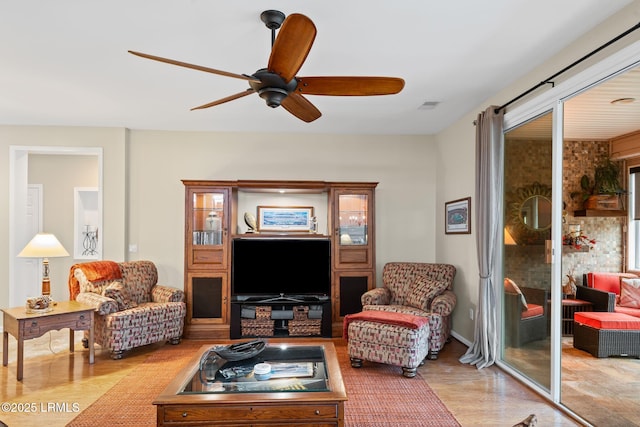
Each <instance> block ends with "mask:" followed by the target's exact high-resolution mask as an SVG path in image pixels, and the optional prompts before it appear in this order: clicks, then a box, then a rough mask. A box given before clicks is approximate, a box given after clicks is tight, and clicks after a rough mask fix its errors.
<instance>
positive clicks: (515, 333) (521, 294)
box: [504, 279, 549, 347]
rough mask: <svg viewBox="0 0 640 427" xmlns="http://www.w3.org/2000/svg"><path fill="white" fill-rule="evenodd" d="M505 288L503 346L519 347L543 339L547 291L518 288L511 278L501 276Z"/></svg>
mask: <svg viewBox="0 0 640 427" xmlns="http://www.w3.org/2000/svg"><path fill="white" fill-rule="evenodd" d="M504 287H505V288H504V332H505V334H504V335H505V336H504V339H505V347H521V346H522V345H524V344H526V343H529V342H532V341H538V340H543V339H545V338H546V337H547V327H548V321H547V319H548V313H547V308H548V303H547V301H548V299H549V292H548V291H546V290H545V289H537V288H527V287H518V286H517V285H516V284H515V283H514V282H513V281H511V280H510V279H504Z"/></svg>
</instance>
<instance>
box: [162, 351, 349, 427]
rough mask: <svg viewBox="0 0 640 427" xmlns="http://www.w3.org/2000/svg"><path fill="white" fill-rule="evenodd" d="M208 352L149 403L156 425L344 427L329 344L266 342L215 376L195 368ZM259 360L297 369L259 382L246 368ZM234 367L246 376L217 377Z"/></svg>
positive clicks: (338, 383)
mask: <svg viewBox="0 0 640 427" xmlns="http://www.w3.org/2000/svg"><path fill="white" fill-rule="evenodd" d="M210 348H211V345H205V346H202V347H201V348H200V349H199V351H198V352H197V353H196V354H195V356H194V357H193V359H192V360H191V361H190V362H189V363H188V364H187V366H185V367H184V368H183V369H182V371H180V373H179V374H178V376H177V377H176V378H175V379H174V380H173V381H172V382H171V383H170V384H169V385H168V386H167V388H165V390H164V391H163V392H162V393H161V394H160V395H159V396H158V397H157V398H156V399H155V400H154V402H153V404H154V405H156V406H157V425H158V426H169V425H171V426H179V425H212V426H216V425H220V426H222V425H225V426H228V425H234V426H235V425H237V426H242V425H247V426H248V425H251V426H269V425H283V424H290V425H296V426H311V425H314V426H319V425H322V426H344V401H345V400H347V394H346V391H345V388H344V384H343V382H342V374H341V372H340V366H339V365H338V358H337V356H336V350H335V347H334V346H333V343H331V342H326V343H325V342H318V343H308V344H307V343H300V344H298V343H295V344H293V343H287V344H269V345H268V346H267V348H266V349H265V350H264V351H263V352H262V353H260V354H259V355H258V356H256V357H255V358H252V359H247V360H245V361H240V362H227V363H226V364H224V365H220V366H219V368H220V370H218V373H217V374H215V371H216V370H215V368H214V369H213V370H207V369H202V370H201V369H200V367H201V366H203V364H202V363H201V358H202V356H203V355H204V354H205V353H207V351H208V350H209V349H210ZM260 362H269V363H271V364H272V366H284V367H286V366H287V364H291V365H292V366H293V365H296V366H301V367H302V369H300V371H301V372H300V373H299V374H293V375H292V376H291V377H289V376H288V375H287V374H283V375H280V376H278V375H274V377H272V378H270V379H267V380H263V381H258V380H256V379H255V377H254V375H253V373H252V372H251V368H252V367H253V366H254V365H255V364H256V363H260ZM222 363H224V362H222ZM279 364H282V365H279ZM307 365H308V369H309V371H308V373H305V370H306V369H307ZM234 367H235V368H236V370H237V371H241V370H242V369H246V370H247V371H248V373H245V374H242V375H241V376H239V377H238V378H232V379H224V378H223V376H222V375H221V374H220V372H225V373H228V372H229V371H230V370H231V369H228V368H234ZM283 369H284V368H283ZM276 377H278V378H276Z"/></svg>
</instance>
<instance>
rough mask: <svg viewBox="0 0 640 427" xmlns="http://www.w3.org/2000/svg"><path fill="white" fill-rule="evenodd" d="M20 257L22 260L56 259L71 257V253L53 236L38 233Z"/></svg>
mask: <svg viewBox="0 0 640 427" xmlns="http://www.w3.org/2000/svg"><path fill="white" fill-rule="evenodd" d="M18 256H19V257H20V258H54V257H63V256H69V253H68V252H67V250H66V249H65V248H64V246H62V244H61V243H60V241H59V240H58V239H57V238H56V236H54V235H53V234H51V233H38V234H36V235H35V237H34V238H33V239H31V241H30V242H29V243H27V246H25V247H24V249H22V251H21V252H20V253H19V254H18Z"/></svg>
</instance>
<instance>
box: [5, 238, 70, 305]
mask: <svg viewBox="0 0 640 427" xmlns="http://www.w3.org/2000/svg"><path fill="white" fill-rule="evenodd" d="M18 256H19V257H20V258H43V260H42V295H50V294H51V283H50V281H49V258H53V257H65V256H69V253H68V252H67V251H66V250H65V248H64V247H63V246H62V244H61V243H60V242H59V241H58V239H56V236H54V235H53V234H51V233H38V234H36V235H35V237H34V238H33V239H31V241H30V242H29V243H27V246H25V247H24V249H22V251H21V252H20V253H19V254H18Z"/></svg>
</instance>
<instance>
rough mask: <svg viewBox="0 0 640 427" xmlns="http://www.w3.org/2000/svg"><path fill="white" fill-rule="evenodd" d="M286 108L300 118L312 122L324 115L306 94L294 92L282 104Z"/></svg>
mask: <svg viewBox="0 0 640 427" xmlns="http://www.w3.org/2000/svg"><path fill="white" fill-rule="evenodd" d="M280 105H281V106H282V107H283V108H284V109H285V110H287V111H288V112H290V113H291V114H293V115H294V116H296V117H297V118H299V119H300V120H302V121H304V122H307V123H310V122H312V121H314V120H316V119H318V118H320V116H322V113H321V112H320V110H318V109H317V108H316V107H315V105H313V104H312V103H311V102H309V100H308V99H307V98H305V97H304V96H302V95H300V94H298V93H295V92H292V93H290V94H289V96H287V97H286V98H285V99H283V100H282V103H281V104H280Z"/></svg>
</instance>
